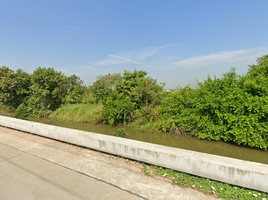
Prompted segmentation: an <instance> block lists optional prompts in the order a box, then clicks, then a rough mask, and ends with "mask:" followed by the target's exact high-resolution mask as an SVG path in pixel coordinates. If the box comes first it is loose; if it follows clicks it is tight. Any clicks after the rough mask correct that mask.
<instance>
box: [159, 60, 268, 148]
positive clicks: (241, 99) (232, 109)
mask: <svg viewBox="0 0 268 200" xmlns="http://www.w3.org/2000/svg"><path fill="white" fill-rule="evenodd" d="M262 63H263V62H262ZM257 68H258V67H256V66H255V67H254V69H257ZM252 73H253V71H251V72H250V73H248V74H246V75H244V76H238V75H237V74H236V73H235V70H234V69H231V70H230V71H229V72H227V73H225V74H223V76H222V77H221V78H216V77H214V79H212V78H211V77H209V76H208V78H207V79H206V80H204V82H203V83H198V84H199V85H198V88H197V89H196V90H193V89H191V88H189V87H185V88H181V89H180V91H177V92H172V93H169V94H168V96H167V97H166V98H165V99H164V100H163V102H162V104H161V105H160V106H159V107H158V109H159V115H160V120H159V121H158V122H156V123H155V126H156V127H157V128H158V129H160V130H162V131H165V132H167V131H171V129H180V128H181V129H182V130H183V131H185V132H191V133H192V134H193V135H195V136H198V137H199V138H201V139H209V140H224V141H232V142H235V143H237V144H243V145H248V146H251V147H258V148H261V149H265V150H266V149H267V147H268V131H267V130H268V124H267V118H268V85H267V84H266V83H267V82H268V76H266V75H264V74H263V75H258V76H253V75H252Z"/></svg>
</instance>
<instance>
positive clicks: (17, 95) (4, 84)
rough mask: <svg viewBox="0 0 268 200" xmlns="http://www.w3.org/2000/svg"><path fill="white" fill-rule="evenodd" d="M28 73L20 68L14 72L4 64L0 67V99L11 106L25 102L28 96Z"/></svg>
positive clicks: (14, 106)
mask: <svg viewBox="0 0 268 200" xmlns="http://www.w3.org/2000/svg"><path fill="white" fill-rule="evenodd" d="M29 86H30V75H29V74H28V73H26V72H24V71H23V70H22V69H18V70H17V71H16V72H14V71H13V70H11V69H9V68H8V67H6V66H2V67H1V68H0V101H1V102H2V103H3V104H4V105H6V106H11V107H13V108H17V107H18V106H19V105H20V104H22V103H23V102H26V100H27V98H28V96H29Z"/></svg>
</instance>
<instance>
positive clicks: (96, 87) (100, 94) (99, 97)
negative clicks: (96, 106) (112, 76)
mask: <svg viewBox="0 0 268 200" xmlns="http://www.w3.org/2000/svg"><path fill="white" fill-rule="evenodd" d="M92 92H93V94H94V97H95V99H96V103H98V102H100V101H105V100H106V99H107V97H108V96H109V94H110V93H111V92H112V89H111V88H110V86H109V84H108V83H106V82H105V81H104V80H101V79H99V80H96V81H95V82H94V83H93V86H92Z"/></svg>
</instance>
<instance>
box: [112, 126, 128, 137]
mask: <svg viewBox="0 0 268 200" xmlns="http://www.w3.org/2000/svg"><path fill="white" fill-rule="evenodd" d="M114 136H117V137H122V138H124V137H127V136H128V134H127V132H126V131H125V130H124V129H123V128H119V129H118V133H114Z"/></svg>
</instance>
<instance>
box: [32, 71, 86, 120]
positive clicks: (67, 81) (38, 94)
mask: <svg viewBox="0 0 268 200" xmlns="http://www.w3.org/2000/svg"><path fill="white" fill-rule="evenodd" d="M82 83H83V82H82V81H81V80H80V78H79V77H78V76H76V75H72V76H70V77H67V76H65V75H64V74H63V73H62V72H57V71H55V70H54V69H53V68H41V67H38V68H37V69H35V71H34V72H33V74H32V75H31V86H30V87H29V88H30V96H29V99H28V101H27V103H28V108H29V110H30V111H31V113H32V115H33V116H34V117H44V116H47V115H48V114H49V113H51V111H54V110H56V109H57V108H59V107H60V105H61V104H62V103H80V102H81V101H82V97H83V94H84V93H85V90H86V87H84V86H82Z"/></svg>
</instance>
